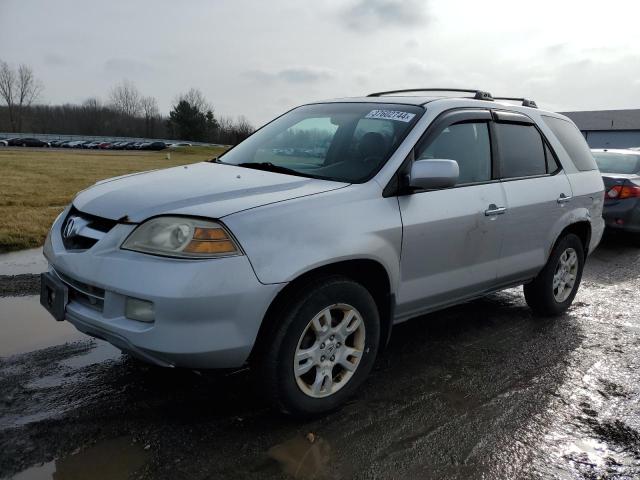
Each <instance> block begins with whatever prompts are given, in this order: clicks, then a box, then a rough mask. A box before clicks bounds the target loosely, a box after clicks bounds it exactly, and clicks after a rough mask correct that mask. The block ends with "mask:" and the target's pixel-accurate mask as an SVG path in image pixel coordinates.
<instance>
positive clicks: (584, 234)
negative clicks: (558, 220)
mask: <svg viewBox="0 0 640 480" xmlns="http://www.w3.org/2000/svg"><path fill="white" fill-rule="evenodd" d="M569 233H573V234H574V235H576V236H577V237H578V238H579V239H580V241H581V242H582V247H583V248H584V258H585V259H586V258H587V255H588V253H589V244H590V242H591V223H590V222H589V221H588V220H580V221H577V222H574V223H571V224H569V225H567V226H566V227H565V228H564V229H563V230H562V231H561V232H560V234H559V235H558V236H557V237H556V240H555V242H553V245H552V247H551V249H550V250H549V252H548V255H547V258H548V257H549V256H550V255H551V252H552V251H553V248H555V246H556V245H557V244H558V242H559V241H560V239H561V238H563V237H564V236H565V235H567V234H569Z"/></svg>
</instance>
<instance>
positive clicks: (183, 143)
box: [169, 142, 192, 148]
mask: <svg viewBox="0 0 640 480" xmlns="http://www.w3.org/2000/svg"><path fill="white" fill-rule="evenodd" d="M191 146H192V145H191V144H190V143H187V142H179V143H172V144H171V145H170V147H169V148H178V147H191Z"/></svg>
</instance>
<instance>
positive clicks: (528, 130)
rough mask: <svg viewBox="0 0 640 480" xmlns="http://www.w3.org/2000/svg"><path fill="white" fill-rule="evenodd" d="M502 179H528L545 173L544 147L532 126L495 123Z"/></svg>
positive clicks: (538, 134) (538, 133)
mask: <svg viewBox="0 0 640 480" xmlns="http://www.w3.org/2000/svg"><path fill="white" fill-rule="evenodd" d="M495 126H496V129H495V130H496V137H497V140H498V148H499V150H500V176H501V177H502V178H518V177H529V176H532V175H544V174H545V173H547V159H546V155H545V145H544V143H543V141H542V137H541V136H540V132H538V130H537V129H536V127H534V126H533V125H521V124H516V123H496V124H495Z"/></svg>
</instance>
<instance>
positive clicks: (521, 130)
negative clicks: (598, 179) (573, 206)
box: [493, 111, 572, 283]
mask: <svg viewBox="0 0 640 480" xmlns="http://www.w3.org/2000/svg"><path fill="white" fill-rule="evenodd" d="M493 114H494V119H495V122H494V131H495V137H496V141H497V147H498V148H497V150H498V151H497V155H498V159H499V162H498V163H499V167H498V168H499V177H500V180H501V182H502V185H503V187H504V191H505V195H506V208H507V211H506V212H505V215H504V218H503V231H504V238H503V244H502V251H501V255H500V256H501V261H500V265H499V267H498V282H499V283H511V282H517V281H519V280H523V279H527V278H530V277H531V276H533V275H535V274H536V273H537V272H538V271H539V270H540V269H541V268H542V267H543V266H544V264H545V263H546V260H547V254H548V248H549V239H550V233H551V232H552V231H554V228H555V227H556V224H557V223H558V222H559V220H560V218H561V217H562V216H563V215H564V214H565V212H566V211H567V208H568V206H569V204H570V202H571V197H572V192H571V185H570V184H569V180H568V178H567V176H566V175H565V173H564V171H563V170H562V169H561V168H560V166H559V163H558V161H557V158H556V156H555V154H554V153H553V151H552V150H551V148H550V147H549V145H548V142H547V141H546V139H545V138H544V137H543V135H542V133H541V132H540V131H539V129H538V128H537V127H536V125H535V123H534V122H533V121H532V120H531V119H530V118H529V117H527V116H525V115H522V114H520V113H515V112H504V111H494V112H493Z"/></svg>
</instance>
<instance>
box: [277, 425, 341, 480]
mask: <svg viewBox="0 0 640 480" xmlns="http://www.w3.org/2000/svg"><path fill="white" fill-rule="evenodd" d="M330 453H331V448H330V447H329V444H328V443H327V442H326V441H325V440H323V439H322V438H318V437H317V436H315V435H314V434H311V433H310V434H308V435H307V436H306V437H302V436H298V437H295V438H292V439H290V440H287V441H286V442H283V443H280V444H278V445H276V446H274V447H271V448H270V449H269V452H268V454H269V456H270V457H271V458H273V459H274V460H276V461H277V462H278V463H279V464H280V466H281V467H282V470H284V471H285V472H286V473H287V474H289V475H291V476H292V477H293V478H305V479H310V478H324V477H326V474H327V466H328V462H329V456H330Z"/></svg>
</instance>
